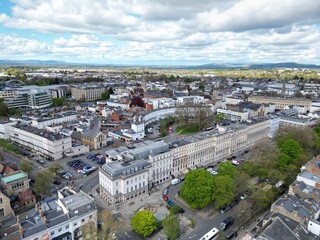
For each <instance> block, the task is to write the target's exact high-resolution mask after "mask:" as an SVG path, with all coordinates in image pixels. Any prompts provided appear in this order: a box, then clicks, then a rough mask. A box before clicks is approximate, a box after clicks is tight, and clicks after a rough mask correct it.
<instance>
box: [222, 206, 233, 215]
mask: <svg viewBox="0 0 320 240" xmlns="http://www.w3.org/2000/svg"><path fill="white" fill-rule="evenodd" d="M230 209H231V206H230V205H228V206H225V207H223V208H221V209H220V213H221V214H224V213H226V212H228V211H229V210H230Z"/></svg>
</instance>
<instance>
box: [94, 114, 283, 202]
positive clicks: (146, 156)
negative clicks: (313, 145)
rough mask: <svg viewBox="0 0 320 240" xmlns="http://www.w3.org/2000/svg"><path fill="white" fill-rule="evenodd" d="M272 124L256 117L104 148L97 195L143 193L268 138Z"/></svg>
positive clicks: (118, 197)
mask: <svg viewBox="0 0 320 240" xmlns="http://www.w3.org/2000/svg"><path fill="white" fill-rule="evenodd" d="M278 123H279V122H278ZM274 124H276V122H274V123H273V125H272V124H271V120H270V119H268V118H260V119H257V120H253V121H251V122H250V123H246V124H233V125H230V126H220V127H219V128H218V129H215V130H212V131H207V132H201V133H198V134H195V135H192V136H185V137H184V138H183V139H172V140H170V141H168V142H161V141H160V142H152V141H144V142H141V143H137V144H134V145H133V146H132V147H130V148H128V147H119V148H116V149H112V150H109V151H106V160H107V163H106V164H105V165H103V166H102V168H101V169H100V171H99V183H100V194H101V196H102V197H103V198H104V199H106V200H107V201H108V202H109V203H111V204H120V203H122V202H125V201H128V200H129V199H131V198H134V197H137V196H140V194H147V189H150V188H152V187H154V186H156V185H159V184H162V183H164V182H166V181H169V180H170V179H171V178H172V176H174V177H178V176H179V175H180V174H182V173H184V172H186V171H188V170H190V169H195V168H197V167H204V166H207V165H209V164H210V163H213V162H218V161H221V160H223V159H225V158H227V157H229V156H230V155H232V154H234V153H237V152H239V151H242V150H244V149H247V148H249V147H252V146H253V145H255V144H257V143H258V142H261V141H263V140H266V139H268V137H269V136H270V135H271V132H272V133H274V131H276V126H274ZM147 186H148V187H147Z"/></svg>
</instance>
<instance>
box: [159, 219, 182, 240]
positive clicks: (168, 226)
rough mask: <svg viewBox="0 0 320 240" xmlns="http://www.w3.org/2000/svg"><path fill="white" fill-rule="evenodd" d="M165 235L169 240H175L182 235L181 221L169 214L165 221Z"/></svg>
mask: <svg viewBox="0 0 320 240" xmlns="http://www.w3.org/2000/svg"><path fill="white" fill-rule="evenodd" d="M163 227H164V233H165V234H166V236H167V237H168V239H169V240H175V239H177V238H178V237H179V235H180V226H179V220H178V218H177V217H176V216H175V215H172V214H169V216H167V217H166V219H165V220H164V221H163Z"/></svg>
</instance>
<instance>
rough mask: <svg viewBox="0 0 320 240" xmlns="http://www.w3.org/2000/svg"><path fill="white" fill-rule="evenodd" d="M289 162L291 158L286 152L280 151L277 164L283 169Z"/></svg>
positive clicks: (291, 160)
mask: <svg viewBox="0 0 320 240" xmlns="http://www.w3.org/2000/svg"><path fill="white" fill-rule="evenodd" d="M291 162H293V159H292V158H291V157H290V156H289V155H288V154H285V153H282V154H281V155H280V157H279V159H278V161H277V166H278V167H279V168H281V169H285V168H286V167H287V166H288V165H289V164H290V163H291Z"/></svg>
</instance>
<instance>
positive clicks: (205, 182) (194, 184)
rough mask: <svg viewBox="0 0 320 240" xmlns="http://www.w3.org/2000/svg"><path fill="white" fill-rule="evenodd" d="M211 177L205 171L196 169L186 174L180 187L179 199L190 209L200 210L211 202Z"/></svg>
mask: <svg viewBox="0 0 320 240" xmlns="http://www.w3.org/2000/svg"><path fill="white" fill-rule="evenodd" d="M212 190H213V176H212V175H211V174H210V173H209V172H208V171H207V170H205V169H196V170H193V171H190V172H188V173H187V175H186V177H185V180H184V185H183V186H182V187H181V190H180V195H181V197H182V198H183V199H184V200H185V201H186V202H187V203H188V204H189V205H190V207H191V208H197V209H202V208H204V207H206V206H208V205H209V204H210V202H211V196H212Z"/></svg>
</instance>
